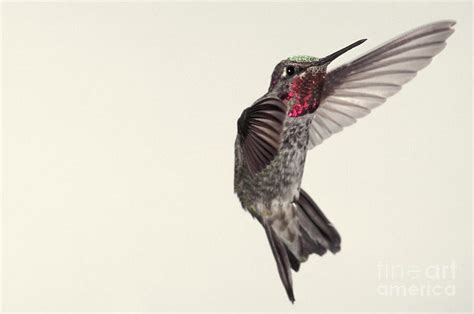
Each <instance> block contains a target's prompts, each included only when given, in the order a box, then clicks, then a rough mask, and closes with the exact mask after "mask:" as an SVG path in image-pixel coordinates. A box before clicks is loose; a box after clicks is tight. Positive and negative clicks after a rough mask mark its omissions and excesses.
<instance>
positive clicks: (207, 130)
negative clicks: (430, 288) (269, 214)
mask: <svg viewBox="0 0 474 314" xmlns="http://www.w3.org/2000/svg"><path fill="white" fill-rule="evenodd" d="M438 19H455V20H457V22H458V24H457V25H456V32H455V33H454V35H453V36H452V37H451V38H450V39H449V40H448V46H447V48H446V49H445V50H444V51H443V52H442V53H441V54H440V55H439V56H438V57H436V58H435V59H434V61H433V63H432V64H431V65H429V66H428V68H426V69H425V70H423V71H421V72H420V73H419V75H418V76H417V77H416V78H415V79H414V80H413V81H411V82H409V83H408V84H407V85H406V86H405V87H404V88H403V89H402V91H401V92H400V93H399V94H397V95H396V96H394V97H392V98H391V99H389V100H388V101H387V103H385V104H384V105H383V106H382V107H380V108H378V109H376V110H375V111H374V112H373V113H371V115H369V116H368V117H366V118H364V119H363V120H361V121H359V122H358V123H357V124H356V125H354V126H351V127H350V128H348V129H346V130H344V131H343V132H342V133H340V134H338V135H335V136H333V137H332V138H330V139H329V140H327V141H326V142H325V143H324V144H323V145H321V146H319V147H317V148H316V149H315V150H313V151H311V152H310V153H309V155H308V160H307V165H306V169H305V176H304V181H303V187H304V188H305V189H306V190H307V191H308V192H309V193H310V194H311V195H312V196H313V197H314V199H315V200H316V201H317V202H318V204H319V205H320V207H321V208H322V209H323V210H324V211H325V213H326V214H327V216H328V217H329V218H330V219H331V220H332V221H333V223H334V224H335V225H336V227H337V228H338V230H339V231H340V233H341V235H342V239H343V242H342V251H341V252H340V253H339V254H337V255H335V256H333V255H327V256H324V257H323V258H319V257H316V256H313V257H312V258H311V259H310V260H309V261H308V262H307V263H305V264H304V265H302V268H301V270H300V271H299V272H298V273H296V274H294V277H293V281H294V286H295V294H296V303H295V304H294V305H291V304H290V302H289V301H288V300H287V297H286V295H285V292H284V289H283V288H282V286H281V283H280V279H279V278H278V273H277V270H276V266H275V263H274V260H273V256H272V254H271V251H270V248H269V246H268V244H267V240H266V238H265V235H264V232H263V230H262V229H261V227H260V226H259V225H258V223H257V222H256V221H252V219H251V217H250V215H248V214H247V213H245V212H244V211H243V210H242V209H241V208H240V205H239V202H238V200H237V198H236V196H235V195H233V143H234V137H235V133H236V120H237V118H238V117H239V115H240V112H241V111H242V110H243V109H244V108H245V107H247V106H248V105H250V104H251V103H252V102H253V101H254V100H255V99H256V98H258V97H260V96H261V95H262V94H263V93H264V92H265V91H266V89H267V87H268V84H269V80H270V74H271V71H272V70H273V66H274V65H275V64H276V63H277V62H278V61H280V60H281V59H283V58H286V57H287V56H290V55H294V54H310V55H316V56H324V55H326V54H329V53H331V52H333V51H335V50H336V49H339V48H341V47H343V46H345V45H347V44H349V43H352V42H353V41H355V40H357V39H360V38H368V41H367V42H366V43H365V44H363V45H362V46H360V47H357V48H356V49H354V50H353V51H351V52H350V53H348V54H347V55H344V56H343V57H341V58H340V60H337V62H335V64H334V65H338V64H341V63H343V62H345V61H349V60H350V59H352V58H354V57H356V56H358V55H360V54H362V53H363V52H365V51H367V50H368V49H370V48H372V47H374V46H376V45H378V44H380V43H382V42H384V41H386V40H388V39H390V38H391V37H393V36H395V35H398V34H400V33H402V32H405V31H407V30H409V29H411V28H414V27H417V26H419V25H421V24H424V23H428V22H432V21H435V20H438ZM471 21H472V15H471V5H470V4H469V3H464V4H463V3H452V4H439V3H438V4H437V3H429V4H428V3H424V4H423V3H419V4H391V3H388V4H375V3H332V4H330V3H312V4H289V3H286V4H285V3H279V4H275V3H273V4H272V3H267V4H252V3H228V4H216V3H202V4H186V3H180V4H166V3H133V4H119V3H108V4H94V3H75V4H61V3H50V4H41V3H37V4H27V3H24V4H21V3H20V4H18V3H17V4H13V3H11V4H3V13H2V32H3V42H2V48H3V58H2V75H3V86H2V88H3V99H2V103H3V165H2V177H3V204H2V205H3V206H2V207H3V216H2V218H3V219H2V225H3V252H2V253H3V260H2V262H3V263H2V264H3V269H2V270H3V282H2V296H3V310H4V311H55V310H56V311H106V310H110V311H161V310H163V311H174V310H196V311H198V310H200V311H231V310H233V311H342V310H345V311H408V310H411V311H422V310H424V311H434V310H438V311H469V310H470V308H471V302H472V301H471V298H472V294H471V293H472V290H471V275H472V273H471V267H472V255H471V250H472V242H471V231H472V221H471V176H470V173H471V132H470V131H471V56H472V50H471ZM452 261H454V263H455V265H456V269H455V277H454V278H438V279H435V280H434V281H432V282H431V283H432V284H440V285H443V286H445V285H451V284H452V285H454V286H455V289H456V290H455V295H454V296H446V295H443V296H405V297H404V296H398V297H397V296H393V295H392V296H382V295H380V293H379V291H378V287H379V286H380V285H381V284H384V280H381V279H380V278H378V268H377V267H378V266H377V265H380V264H383V265H401V267H403V268H404V269H406V268H408V267H411V266H416V267H419V268H421V269H426V267H429V266H430V265H431V266H432V265H435V266H436V265H445V264H448V263H450V262H452ZM427 281H429V280H427V278H424V277H422V278H420V279H418V280H415V281H410V280H408V279H402V280H401V281H399V283H400V284H402V285H409V284H411V283H414V284H416V285H422V284H425V283H427Z"/></svg>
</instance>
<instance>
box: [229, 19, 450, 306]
mask: <svg viewBox="0 0 474 314" xmlns="http://www.w3.org/2000/svg"><path fill="white" fill-rule="evenodd" d="M455 23H456V22H455V21H451V20H446V21H438V22H434V23H431V24H427V25H423V26H421V27H418V28H416V29H413V30H411V31H408V32H406V33H403V34H402V35H400V36H398V37H395V38H393V39H392V40H389V41H387V42H386V43H384V44H382V45H380V46H378V47H377V48H375V49H373V50H371V51H369V52H367V53H365V54H363V55H362V56H360V57H358V58H356V59H354V60H353V61H351V62H348V63H346V64H343V65H341V66H339V67H337V68H335V69H333V70H331V71H328V70H327V68H328V65H329V64H330V63H331V62H332V61H334V60H335V59H336V58H337V57H339V56H340V55H342V54H344V53H345V52H347V51H349V50H351V49H353V48H355V47H357V46H359V45H361V44H362V43H363V42H365V40H366V39H361V40H358V41H356V42H354V43H352V44H350V45H348V46H347V47H345V48H342V49H340V50H338V51H336V52H334V53H332V54H329V55H328V56H326V57H323V58H316V57H313V56H306V55H299V56H292V57H289V58H286V59H284V60H282V61H281V62H279V63H278V64H277V65H276V66H275V68H274V70H273V74H272V76H271V81H270V86H269V88H268V91H267V92H266V93H265V94H264V95H263V96H262V97H261V98H259V99H258V100H256V101H255V102H254V103H253V104H252V105H251V106H250V107H248V108H247V109H245V110H244V111H243V112H242V114H241V116H240V118H239V119H238V121H237V137H236V140H235V166H234V192H235V193H236V194H237V196H238V198H239V200H240V203H241V205H242V207H243V208H244V209H245V210H246V211H248V212H249V213H250V215H251V216H253V218H255V219H257V221H258V222H259V223H260V224H261V225H262V227H263V229H264V230H265V233H266V236H267V238H268V242H269V244H270V247H271V250H272V253H273V256H274V258H275V261H276V265H277V268H278V273H279V276H280V279H281V281H282V283H283V286H284V288H285V290H286V293H287V295H288V298H289V300H290V301H291V302H292V303H293V302H294V301H295V297H294V293H293V283H292V272H291V270H294V271H295V272H297V271H298V270H299V268H300V264H301V263H303V262H305V261H306V260H307V259H308V257H309V255H311V254H313V253H314V254H316V255H319V256H322V255H324V254H325V253H326V252H327V251H330V252H331V253H333V254H335V253H337V252H339V251H340V249H341V237H340V235H339V233H338V231H337V230H336V228H335V227H334V225H333V224H332V223H331V221H330V220H329V219H328V218H327V217H326V216H325V214H324V213H323V212H322V211H321V209H320V208H319V206H318V205H317V204H316V202H315V201H314V200H313V199H312V198H311V197H310V196H309V194H308V193H307V192H306V191H305V190H303V188H302V187H301V179H302V176H303V171H304V165H305V159H306V153H307V151H308V150H311V149H312V148H314V147H315V146H317V145H319V144H321V143H322V142H323V141H324V140H326V139H327V138H329V137H330V136H331V135H332V134H334V133H337V132H339V131H341V130H342V129H343V128H345V127H347V126H349V125H351V124H353V123H355V122H356V121H357V119H359V118H361V117H364V116H366V115H367V114H369V113H370V111H371V110H372V109H374V108H375V107H377V106H379V105H381V104H382V103H384V102H385V101H386V99H387V98H388V97H390V96H392V95H393V94H395V93H397V92H398V91H399V90H400V89H401V86H402V85H403V84H405V83H406V82H408V81H409V80H411V79H412V78H413V77H415V75H416V74H417V72H418V71H419V70H421V69H422V68H424V67H426V66H427V65H428V64H429V63H430V62H431V60H432V58H433V57H434V56H435V55H436V54H438V53H439V52H440V51H441V50H443V49H444V47H445V46H446V39H447V38H448V37H449V36H450V35H451V34H452V33H453V32H454V29H453V26H454V25H455Z"/></svg>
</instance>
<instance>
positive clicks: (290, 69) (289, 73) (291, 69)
mask: <svg viewBox="0 0 474 314" xmlns="http://www.w3.org/2000/svg"><path fill="white" fill-rule="evenodd" d="M293 74H295V67H294V66H292V65H289V66H287V67H286V75H287V76H292V75H293Z"/></svg>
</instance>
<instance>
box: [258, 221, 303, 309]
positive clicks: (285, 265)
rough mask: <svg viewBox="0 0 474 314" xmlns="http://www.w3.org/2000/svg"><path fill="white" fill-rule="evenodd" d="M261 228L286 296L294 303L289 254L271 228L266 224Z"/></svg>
mask: <svg viewBox="0 0 474 314" xmlns="http://www.w3.org/2000/svg"><path fill="white" fill-rule="evenodd" d="M263 227H264V228H265V232H266V234H267V238H268V242H270V247H271V248H272V252H273V256H274V257H275V261H276V263H277V267H278V273H279V274H280V278H281V281H282V283H283V286H285V290H286V294H287V295H288V298H289V299H290V301H291V302H292V303H293V302H295V296H294V294H293V282H292V279H291V270H290V267H291V266H292V265H291V264H290V257H289V255H290V254H288V250H287V248H286V246H285V245H284V244H283V243H282V242H281V241H280V240H279V239H278V237H277V235H276V234H275V231H273V228H272V227H271V226H270V225H268V224H263ZM298 267H299V264H298Z"/></svg>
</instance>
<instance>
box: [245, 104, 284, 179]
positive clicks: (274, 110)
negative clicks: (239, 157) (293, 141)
mask: <svg viewBox="0 0 474 314" xmlns="http://www.w3.org/2000/svg"><path fill="white" fill-rule="evenodd" d="M286 110H287V107H286V106H285V104H284V103H283V102H282V101H281V100H280V99H278V98H274V97H264V98H261V99H259V100H257V101H256V102H255V103H254V104H253V105H252V106H251V107H249V108H247V109H245V110H244V111H243V112H242V115H241V116H240V118H239V120H238V121H237V128H238V134H239V139H240V145H241V147H242V154H243V158H244V160H245V162H246V164H247V165H248V167H249V170H250V172H252V173H253V174H256V173H258V172H260V171H262V170H263V169H264V168H265V167H266V166H268V164H270V162H271V161H272V160H273V158H275V156H276V155H277V153H278V150H279V148H280V145H281V141H282V133H283V125H284V122H285V118H286Z"/></svg>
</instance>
